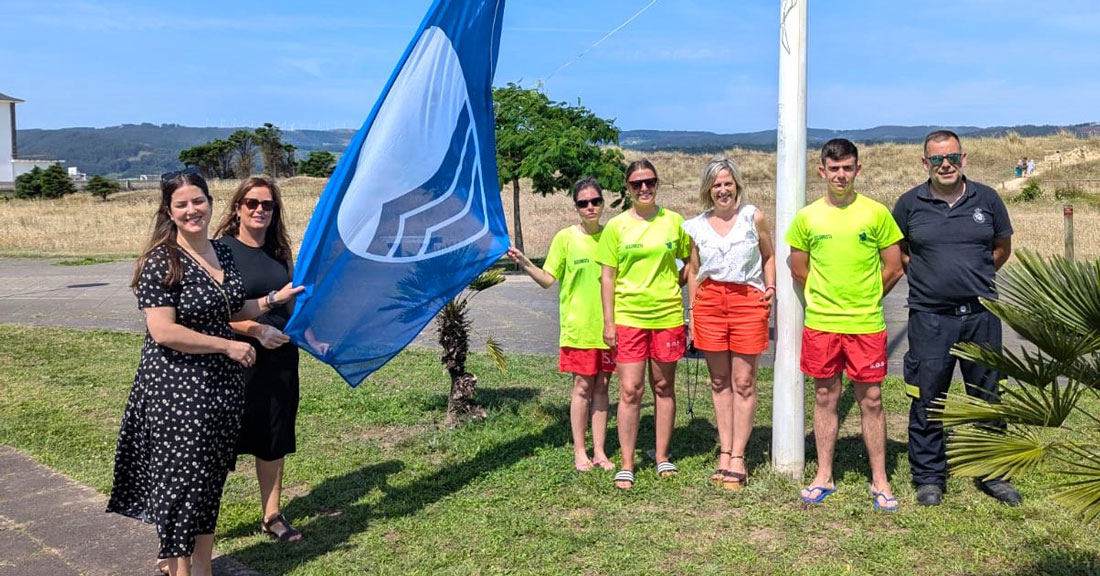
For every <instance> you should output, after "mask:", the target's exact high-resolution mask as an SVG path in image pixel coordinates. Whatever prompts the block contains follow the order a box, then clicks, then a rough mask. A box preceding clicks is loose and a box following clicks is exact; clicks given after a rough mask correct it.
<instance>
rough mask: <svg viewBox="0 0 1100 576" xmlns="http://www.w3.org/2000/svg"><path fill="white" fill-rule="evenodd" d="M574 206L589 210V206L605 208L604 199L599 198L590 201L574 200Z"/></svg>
mask: <svg viewBox="0 0 1100 576" xmlns="http://www.w3.org/2000/svg"><path fill="white" fill-rule="evenodd" d="M573 204H576V205H577V208H588V205H589V204H591V205H593V206H603V198H600V197H599V196H597V197H595V198H589V199H588V200H574V201H573Z"/></svg>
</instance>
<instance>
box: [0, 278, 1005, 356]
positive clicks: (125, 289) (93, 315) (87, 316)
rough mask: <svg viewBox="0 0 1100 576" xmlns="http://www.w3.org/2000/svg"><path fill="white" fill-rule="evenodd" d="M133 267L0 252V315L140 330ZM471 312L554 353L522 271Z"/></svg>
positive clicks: (549, 305)
mask: <svg viewBox="0 0 1100 576" xmlns="http://www.w3.org/2000/svg"><path fill="white" fill-rule="evenodd" d="M132 271H133V263H132V262H111V263H107V264H95V265H91V266H57V265H55V264H54V263H53V261H49V260H18V259H0V322H4V323H14V324H32V325H39V326H62V327H69V328H100V329H105V330H123V331H131V332H143V331H144V330H145V326H144V324H143V321H142V316H141V313H140V312H139V311H138V309H137V303H136V302H135V300H134V295H133V292H131V291H130V287H129V282H130V274H131V273H132ZM908 292H909V285H908V284H907V283H906V281H905V278H902V280H901V282H899V283H898V286H897V288H895V289H894V290H893V292H891V293H890V294H889V295H888V296H887V297H886V299H885V300H884V306H885V310H886V326H887V333H888V335H889V339H888V344H887V346H888V350H889V372H890V374H893V375H901V368H902V357H903V356H904V355H905V352H906V351H907V350H908V349H909V345H908V343H907V342H906V337H905V330H906V324H907V322H908V308H906V305H905V299H906V295H907V294H908ZM470 316H471V318H473V320H474V331H475V340H481V341H484V339H485V337H487V336H489V335H492V336H493V337H495V338H496V339H497V340H498V341H500V342H501V344H502V345H503V346H504V349H505V350H506V351H509V352H522V353H529V354H544V355H557V353H558V298H557V290H556V289H554V288H551V289H549V290H543V289H542V288H540V287H539V286H538V284H535V282H534V281H532V280H531V279H529V278H528V277H527V276H525V275H522V274H519V275H509V276H508V278H507V280H506V281H505V282H504V283H503V284H501V285H499V286H495V287H493V288H491V289H489V290H486V291H485V292H482V293H481V294H478V295H477V296H475V297H474V298H473V300H471V314H470ZM435 338H436V333H435V326H434V324H432V325H429V326H428V327H427V328H425V330H424V332H422V333H421V334H420V336H419V337H417V339H416V340H415V341H414V342H413V345H415V346H426V347H432V346H436V342H435ZM1017 344H1018V339H1017V338H1016V336H1015V334H1012V333H1010V332H1009V331H1006V333H1005V346H1006V347H1016V345H1017ZM474 349H475V350H478V349H479V348H478V347H477V346H475V347H474ZM774 352H775V351H774V345H773V347H772V348H771V349H769V350H768V352H766V353H765V355H764V357H763V358H762V359H761V365H763V366H771V365H772V362H773V358H774Z"/></svg>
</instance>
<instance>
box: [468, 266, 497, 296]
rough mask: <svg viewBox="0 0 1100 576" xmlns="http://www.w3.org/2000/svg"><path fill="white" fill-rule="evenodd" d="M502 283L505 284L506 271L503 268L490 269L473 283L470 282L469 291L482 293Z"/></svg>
mask: <svg viewBox="0 0 1100 576" xmlns="http://www.w3.org/2000/svg"><path fill="white" fill-rule="evenodd" d="M501 282H504V270H503V269H501V268H489V269H487V270H485V271H484V272H482V273H481V274H479V275H478V277H477V278H474V280H473V282H470V286H469V287H468V289H469V290H473V291H474V292H481V291H482V290H488V289H489V288H492V287H493V286H496V285H497V284H500V283H501Z"/></svg>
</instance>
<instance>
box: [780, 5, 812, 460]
mask: <svg viewBox="0 0 1100 576" xmlns="http://www.w3.org/2000/svg"><path fill="white" fill-rule="evenodd" d="M807 2H808V0H782V8H781V15H780V33H779V124H778V129H777V130H776V137H777V142H776V152H777V154H776V156H777V166H776V178H775V186H776V189H775V261H776V265H775V279H776V320H775V371H774V374H775V380H774V400H773V404H772V467H773V468H774V469H775V470H776V471H777V472H779V473H780V474H784V475H787V476H790V477H792V478H794V479H795V480H798V479H801V477H802V471H803V467H804V466H805V461H806V454H805V434H806V430H805V413H804V409H803V406H804V393H803V391H804V389H805V387H804V384H805V381H804V379H803V376H802V373H801V372H800V371H799V366H798V359H799V356H800V353H801V348H802V322H803V318H804V317H803V309H802V298H801V294H800V291H799V290H798V287H797V286H796V285H795V284H794V281H793V280H792V279H791V271H790V266H789V263H788V258H789V257H790V254H791V247H790V245H789V244H787V243H786V242H785V241H783V235H784V234H785V233H786V231H787V229H788V228H789V227H790V225H791V222H792V221H793V220H794V215H795V212H797V211H798V209H799V208H801V207H802V206H804V205H805V204H806V3H807Z"/></svg>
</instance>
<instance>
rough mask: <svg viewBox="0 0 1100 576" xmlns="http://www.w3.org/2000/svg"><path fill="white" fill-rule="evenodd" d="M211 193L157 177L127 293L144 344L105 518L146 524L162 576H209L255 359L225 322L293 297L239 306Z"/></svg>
mask: <svg viewBox="0 0 1100 576" xmlns="http://www.w3.org/2000/svg"><path fill="white" fill-rule="evenodd" d="M211 203H212V199H211V197H210V191H209V189H208V188H207V186H206V181H205V180H203V178H202V176H201V175H200V174H199V173H198V170H195V169H193V168H189V169H187V170H184V171H182V172H172V173H169V174H165V175H164V177H163V178H162V180H161V201H160V206H159V207H158V208H157V214H156V220H155V224H154V229H153V235H152V238H151V239H150V241H149V245H148V247H147V248H146V249H145V251H144V252H143V253H142V255H141V257H140V258H138V261H137V265H136V267H135V270H134V278H133V283H132V285H133V287H134V289H135V292H136V294H137V298H138V307H139V308H141V309H142V311H143V312H144V313H145V326H146V333H145V344H144V346H143V347H142V350H141V362H140V364H139V365H138V370H137V374H136V375H135V376H134V384H133V387H132V388H131V390H130V397H129V400H128V401H127V404H126V411H125V413H124V414H123V417H122V426H121V428H120V430H119V435H118V446H117V449H116V453H115V473H114V485H113V487H112V488H111V499H110V502H109V503H108V505H107V511H108V512H116V513H119V514H123V515H125V516H130V517H132V518H138V519H140V520H143V521H145V522H148V523H151V524H155V525H156V527H157V535H158V536H159V537H160V552H159V553H158V555H157V557H158V558H162V559H167V560H168V562H167V564H168V570H169V573H170V574H173V575H176V574H180V575H201V576H209V575H210V573H211V563H210V557H211V554H212V552H213V548H214V528H215V526H216V525H217V522H218V509H219V507H220V505H221V496H222V488H223V487H224V486H225V478H226V475H227V474H228V473H229V470H230V469H231V468H232V467H233V464H234V462H235V459H236V454H235V452H234V446H235V444H236V441H237V435H238V433H239V432H240V422H241V413H242V411H243V408H244V381H243V379H242V377H241V367H242V366H245V367H247V366H251V365H252V364H253V363H254V362H255V360H256V351H255V350H254V349H253V347H252V345H250V344H248V343H247V342H242V341H239V340H235V339H234V337H233V333H232V331H231V330H230V328H229V321H230V319H245V318H253V317H256V316H259V315H260V314H263V313H266V312H267V311H269V310H270V309H271V308H272V307H273V306H276V305H282V304H285V303H286V302H289V301H290V300H291V299H292V298H293V297H294V295H295V294H297V293H298V292H301V290H302V289H301V288H292V287H291V285H290V284H289V283H287V284H286V285H284V286H283V287H282V288H280V289H279V290H277V291H276V292H275V293H274V294H272V295H269V296H268V297H265V298H261V299H258V300H248V301H246V300H245V297H244V283H243V281H242V280H241V276H240V273H239V272H238V271H237V268H236V266H234V264H233V256H232V254H231V252H230V250H229V248H228V247H226V246H224V245H222V244H220V243H218V242H211V241H210V240H209V239H208V236H207V231H208V227H209V224H210V217H211Z"/></svg>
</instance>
